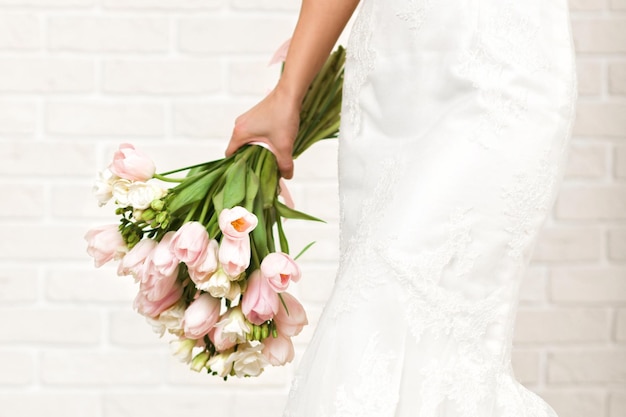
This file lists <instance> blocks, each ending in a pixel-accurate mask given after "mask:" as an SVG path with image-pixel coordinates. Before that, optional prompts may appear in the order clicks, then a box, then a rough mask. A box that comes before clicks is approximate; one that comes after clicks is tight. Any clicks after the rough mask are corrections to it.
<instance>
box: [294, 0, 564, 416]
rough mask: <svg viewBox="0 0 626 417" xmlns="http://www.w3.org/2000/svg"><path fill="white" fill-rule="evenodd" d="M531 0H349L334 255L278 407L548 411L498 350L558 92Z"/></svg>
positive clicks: (542, 187)
mask: <svg viewBox="0 0 626 417" xmlns="http://www.w3.org/2000/svg"><path fill="white" fill-rule="evenodd" d="M541 2H543V0H528V2H526V3H524V4H520V3H519V2H513V1H510V0H470V1H468V2H458V1H457V0H436V1H435V0H363V3H362V8H361V10H360V14H359V16H358V18H357V20H356V22H355V25H354V27H353V33H352V35H351V38H350V42H349V44H348V51H349V56H348V62H347V67H346V71H347V73H346V88H345V90H344V94H345V96H344V114H346V117H344V119H343V122H342V123H343V124H342V130H341V138H340V155H339V164H340V199H341V210H342V211H341V216H340V222H341V245H340V246H341V257H340V266H339V270H338V275H337V280H336V284H335V289H334V291H333V294H332V296H331V298H330V300H329V301H328V303H327V305H326V308H325V310H324V312H323V314H322V317H321V319H320V321H319V324H318V328H317V330H316V332H315V335H314V337H313V339H312V341H311V342H310V345H309V347H308V349H307V352H306V354H305V356H304V358H303V359H302V361H301V365H300V367H299V369H298V371H297V373H296V376H295V378H294V381H293V384H292V388H291V391H290V394H289V400H288V403H287V407H286V409H285V414H284V417H350V416H359V417H409V416H410V417H554V416H555V414H554V411H553V410H552V409H551V408H550V407H549V405H548V404H546V403H545V402H544V401H543V400H541V398H539V397H538V396H536V395H535V394H533V393H531V392H530V391H528V390H527V389H526V388H524V387H523V386H521V385H520V384H519V383H518V382H517V381H516V380H515V378H514V376H513V374H512V371H511V365H510V349H511V339H512V334H513V324H514V320H515V312H516V309H517V297H518V291H519V286H520V282H521V279H522V277H523V275H524V268H525V266H526V265H527V263H528V260H529V258H530V255H531V251H532V247H533V244H534V241H535V239H536V236H537V232H538V230H539V228H540V227H541V225H542V223H543V221H544V219H545V218H546V216H547V213H548V212H549V210H550V208H551V205H552V203H553V201H554V198H555V195H556V190H557V188H558V184H559V180H560V177H561V175H562V171H563V166H564V162H565V160H564V155H565V150H566V149H567V145H568V138H569V135H570V132H571V124H572V118H573V106H574V101H575V88H574V86H575V77H574V67H573V53H572V45H571V41H570V42H564V39H569V37H570V29H569V23H568V16H567V5H566V3H565V0H554V2H551V3H550V5H548V6H541V9H540V8H539V7H540V3H541ZM541 4H542V5H543V3H541ZM539 10H541V13H539ZM450 21H454V22H457V23H458V25H455V26H454V27H449V26H446V25H445V24H444V23H447V22H450Z"/></svg>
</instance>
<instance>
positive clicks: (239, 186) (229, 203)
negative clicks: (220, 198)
mask: <svg viewBox="0 0 626 417" xmlns="http://www.w3.org/2000/svg"><path fill="white" fill-rule="evenodd" d="M244 198H246V159H245V158H241V159H239V160H237V162H235V163H234V164H233V165H232V166H231V167H230V168H229V169H228V171H226V183H225V184H224V207H227V208H231V207H234V206H236V205H238V204H239V203H241V202H242V201H243V199H244Z"/></svg>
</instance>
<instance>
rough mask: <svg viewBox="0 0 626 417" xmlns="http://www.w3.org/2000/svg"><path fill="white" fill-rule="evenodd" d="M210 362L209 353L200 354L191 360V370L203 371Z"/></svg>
mask: <svg viewBox="0 0 626 417" xmlns="http://www.w3.org/2000/svg"><path fill="white" fill-rule="evenodd" d="M208 360H209V352H207V351H206V350H205V351H203V352H200V353H198V354H197V355H196V356H194V358H193V359H192V360H191V370H192V371H196V372H200V371H202V370H203V369H204V368H205V366H206V363H207V362H208Z"/></svg>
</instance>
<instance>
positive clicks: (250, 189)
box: [243, 169, 259, 212]
mask: <svg viewBox="0 0 626 417" xmlns="http://www.w3.org/2000/svg"><path fill="white" fill-rule="evenodd" d="M258 192H259V177H258V176H257V175H256V173H255V172H254V170H252V169H248V173H247V176H246V198H245V200H244V204H243V206H244V207H245V208H246V210H248V211H250V212H251V211H252V209H253V208H254V199H255V198H256V195H257V194H258Z"/></svg>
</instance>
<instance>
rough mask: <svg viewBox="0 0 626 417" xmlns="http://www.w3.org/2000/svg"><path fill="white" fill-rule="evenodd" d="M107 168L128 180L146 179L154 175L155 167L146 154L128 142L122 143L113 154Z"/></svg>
mask: <svg viewBox="0 0 626 417" xmlns="http://www.w3.org/2000/svg"><path fill="white" fill-rule="evenodd" d="M109 170H111V172H112V173H114V174H115V175H117V176H118V177H120V178H124V179H127V180H130V181H147V180H149V179H150V178H152V176H153V175H154V172H155V171H156V167H155V166H154V162H152V159H150V158H149V157H148V156H147V155H146V154H144V153H143V152H140V151H138V150H136V149H135V147H134V146H133V145H131V144H129V143H123V144H121V145H120V147H119V149H118V150H117V151H116V152H115V154H113V162H111V165H109Z"/></svg>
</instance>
